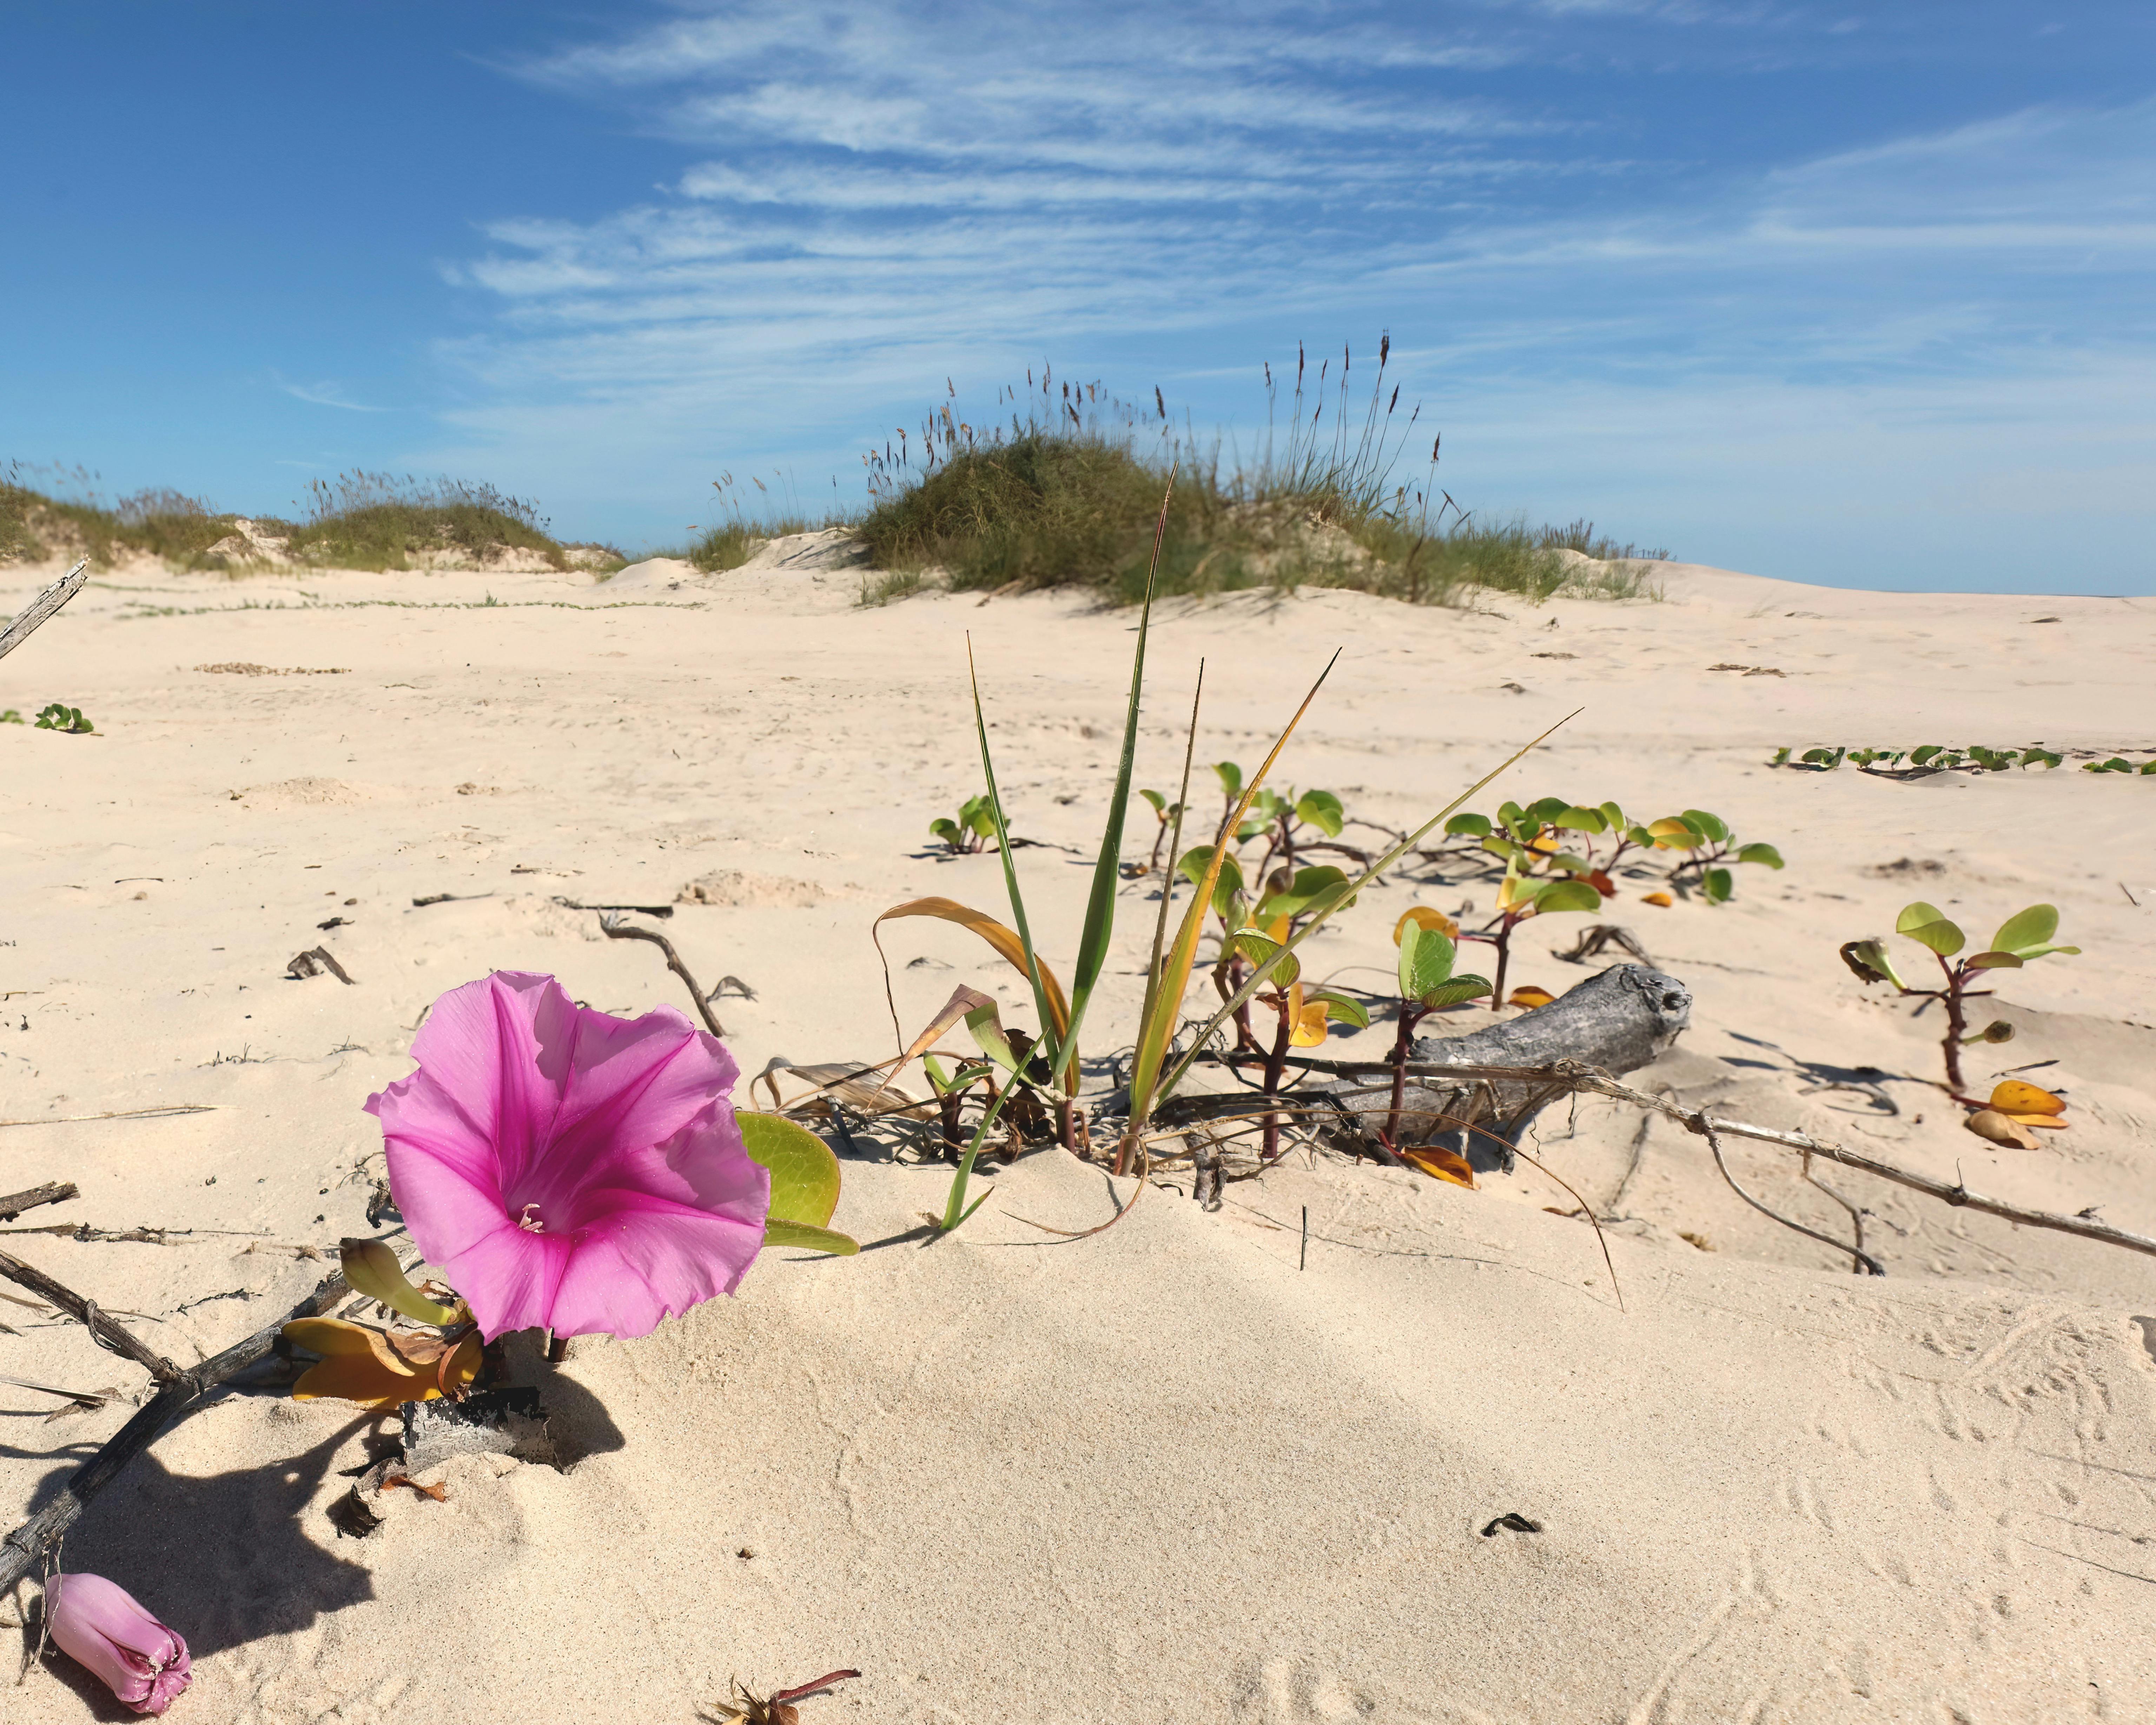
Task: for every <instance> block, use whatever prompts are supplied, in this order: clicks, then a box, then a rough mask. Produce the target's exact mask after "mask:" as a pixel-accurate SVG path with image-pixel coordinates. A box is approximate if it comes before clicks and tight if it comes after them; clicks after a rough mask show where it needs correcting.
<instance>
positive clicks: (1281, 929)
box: [1259, 916, 1288, 947]
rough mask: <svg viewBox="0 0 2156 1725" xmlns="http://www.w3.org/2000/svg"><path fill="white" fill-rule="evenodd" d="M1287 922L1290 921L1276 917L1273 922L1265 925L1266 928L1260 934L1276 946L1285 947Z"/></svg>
mask: <svg viewBox="0 0 2156 1725" xmlns="http://www.w3.org/2000/svg"><path fill="white" fill-rule="evenodd" d="M1287 922H1288V919H1287V918H1286V917H1285V916H1276V917H1274V918H1273V920H1272V921H1271V922H1268V923H1267V924H1265V927H1264V928H1263V929H1261V930H1260V931H1259V932H1260V933H1262V934H1263V935H1264V936H1265V938H1266V939H1267V940H1269V941H1270V942H1273V943H1274V944H1275V945H1276V946H1282V947H1284V946H1286V944H1287V937H1288V926H1287Z"/></svg>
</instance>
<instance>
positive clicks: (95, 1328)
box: [0, 1252, 180, 1384]
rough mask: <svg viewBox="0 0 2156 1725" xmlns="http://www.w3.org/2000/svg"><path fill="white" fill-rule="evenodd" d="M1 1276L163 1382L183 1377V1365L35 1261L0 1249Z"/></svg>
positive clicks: (170, 1381)
mask: <svg viewBox="0 0 2156 1725" xmlns="http://www.w3.org/2000/svg"><path fill="white" fill-rule="evenodd" d="M0 1276H6V1277H7V1278H8V1281H12V1282H13V1283H15V1284H16V1286H18V1287H25V1288H28V1290H29V1291H31V1292H32V1293H33V1294H35V1295H36V1296H38V1298H39V1299H41V1300H44V1301H47V1302H48V1303H49V1304H51V1305H54V1306H57V1307H59V1309H60V1310H61V1311H63V1312H66V1313H68V1314H69V1316H70V1317H74V1318H76V1319H78V1320H80V1322H81V1323H82V1324H83V1325H84V1327H86V1328H87V1329H88V1330H89V1332H90V1334H91V1335H92V1336H94V1337H96V1339H97V1345H98V1346H99V1347H100V1348H105V1349H106V1350H107V1351H108V1352H110V1353H116V1354H120V1355H121V1356H122V1357H124V1358H127V1359H131V1360H133V1361H134V1362H135V1363H136V1365H138V1366H140V1367H141V1368H142V1369H143V1370H144V1371H146V1372H147V1373H149V1374H150V1375H151V1377H152V1378H156V1379H157V1381H158V1383H160V1384H171V1383H172V1382H174V1381H175V1380H177V1378H178V1377H179V1376H180V1368H178V1367H177V1366H176V1365H174V1364H173V1363H172V1362H171V1361H170V1360H168V1359H167V1358H165V1356H164V1355H163V1354H162V1353H158V1352H157V1349H156V1348H151V1346H149V1345H148V1344H147V1343H142V1342H138V1341H136V1339H135V1337H133V1336H132V1335H131V1334H130V1333H129V1332H127V1331H126V1329H125V1328H124V1327H121V1325H119V1324H116V1323H115V1322H113V1321H112V1320H111V1319H110V1318H109V1317H106V1316H105V1314H104V1313H103V1312H100V1311H99V1310H98V1309H97V1303H96V1301H93V1300H86V1299H85V1298H84V1297H83V1296H81V1295H80V1294H78V1293H77V1292H75V1291H74V1289H73V1288H71V1287H69V1286H66V1284H64V1283H63V1282H57V1281H54V1280H53V1279H52V1277H50V1276H48V1275H46V1274H45V1272H44V1271H42V1270H40V1269H38V1267H37V1266H36V1265H34V1264H25V1263H24V1262H23V1260H21V1259H20V1258H18V1257H17V1256H15V1255H14V1254H13V1253H12V1252H0Z"/></svg>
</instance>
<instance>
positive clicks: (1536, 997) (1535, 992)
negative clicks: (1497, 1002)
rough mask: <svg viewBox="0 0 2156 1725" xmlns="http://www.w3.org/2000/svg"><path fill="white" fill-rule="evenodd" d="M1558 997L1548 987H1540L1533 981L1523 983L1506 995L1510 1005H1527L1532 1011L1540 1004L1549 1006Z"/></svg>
mask: <svg viewBox="0 0 2156 1725" xmlns="http://www.w3.org/2000/svg"><path fill="white" fill-rule="evenodd" d="M1554 999H1557V996H1556V995H1554V994H1553V993H1550V991H1549V990H1548V988H1541V987H1538V986H1537V985H1536V984H1535V983H1521V984H1520V986H1519V987H1518V988H1515V989H1513V990H1512V993H1510V994H1508V995H1507V996H1506V997H1505V1004H1507V1005H1508V1006H1520V1007H1525V1008H1526V1009H1527V1010H1528V1011H1529V1012H1532V1011H1533V1010H1534V1009H1536V1008H1537V1007H1538V1006H1548V1004H1550V1002H1551V1001H1553V1000H1554Z"/></svg>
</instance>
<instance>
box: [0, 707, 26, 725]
mask: <svg viewBox="0 0 2156 1725" xmlns="http://www.w3.org/2000/svg"><path fill="white" fill-rule="evenodd" d="M28 722H29V721H28V720H27V719H25V718H24V717H23V711H22V709H21V708H20V707H13V706H11V707H8V708H6V709H5V710H4V711H0V725H26V724H28Z"/></svg>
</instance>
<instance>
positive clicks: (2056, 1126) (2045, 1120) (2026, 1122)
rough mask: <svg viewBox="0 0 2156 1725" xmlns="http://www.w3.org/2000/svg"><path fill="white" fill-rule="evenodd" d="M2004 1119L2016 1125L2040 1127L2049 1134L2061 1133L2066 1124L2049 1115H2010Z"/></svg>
mask: <svg viewBox="0 0 2156 1725" xmlns="http://www.w3.org/2000/svg"><path fill="white" fill-rule="evenodd" d="M2007 1118H2008V1119H2009V1120H2011V1121H2013V1122H2015V1123H2017V1124H2018V1125H2021V1126H2035V1127H2042V1128H2043V1129H2044V1130H2045V1131H2046V1132H2064V1131H2065V1130H2066V1122H2065V1121H2063V1120H2061V1119H2060V1118H2058V1117H2056V1115H2051V1114H2010V1115H2008V1116H2007Z"/></svg>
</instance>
